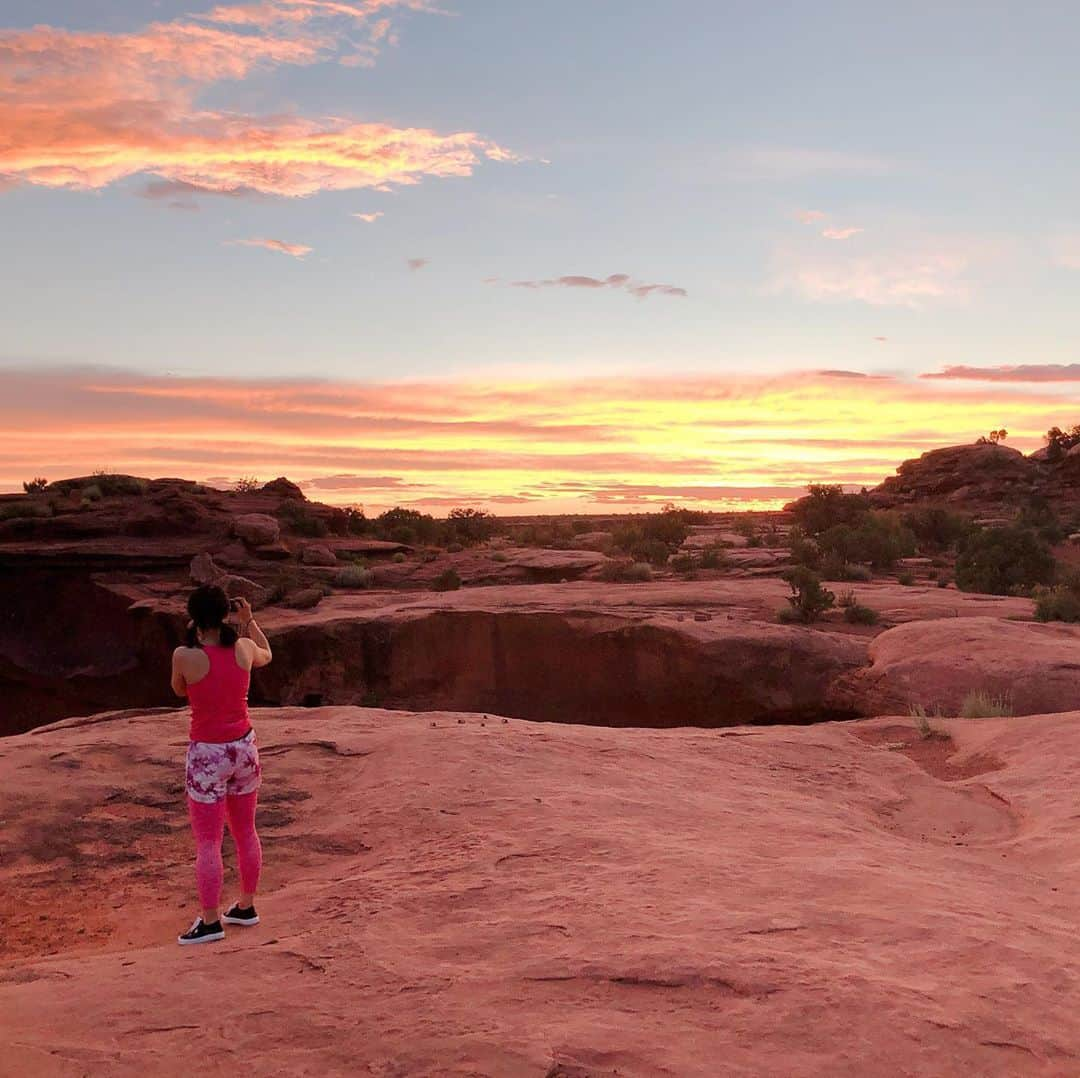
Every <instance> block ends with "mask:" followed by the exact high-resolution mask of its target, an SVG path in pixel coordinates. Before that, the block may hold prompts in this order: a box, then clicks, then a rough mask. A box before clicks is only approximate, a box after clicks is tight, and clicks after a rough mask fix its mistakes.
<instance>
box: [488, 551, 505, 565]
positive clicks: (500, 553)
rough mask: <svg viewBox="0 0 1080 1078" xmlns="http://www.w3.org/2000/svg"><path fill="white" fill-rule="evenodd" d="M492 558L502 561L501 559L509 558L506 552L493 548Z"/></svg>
mask: <svg viewBox="0 0 1080 1078" xmlns="http://www.w3.org/2000/svg"><path fill="white" fill-rule="evenodd" d="M491 560H492V561H500V562H501V561H506V560H507V559H506V554H505V553H504V552H503V551H501V550H493V551H492V552H491Z"/></svg>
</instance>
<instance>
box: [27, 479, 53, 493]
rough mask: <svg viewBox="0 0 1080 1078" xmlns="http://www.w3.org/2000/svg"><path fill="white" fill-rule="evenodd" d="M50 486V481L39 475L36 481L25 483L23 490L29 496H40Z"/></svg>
mask: <svg viewBox="0 0 1080 1078" xmlns="http://www.w3.org/2000/svg"><path fill="white" fill-rule="evenodd" d="M48 485H49V481H48V479H45V478H44V477H43V476H40V475H39V476H38V477H37V478H36V479H31V480H30V482H29V483H23V485H22V488H23V491H24V492H25V493H27V494H40V493H41V492H42V491H43V490H44V489H45V488H46V487H47V486H48Z"/></svg>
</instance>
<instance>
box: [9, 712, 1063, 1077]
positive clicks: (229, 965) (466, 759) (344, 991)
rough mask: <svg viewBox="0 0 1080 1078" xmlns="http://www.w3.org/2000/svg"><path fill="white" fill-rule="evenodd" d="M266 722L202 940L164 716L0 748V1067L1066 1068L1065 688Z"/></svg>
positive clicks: (912, 1071) (562, 1071) (514, 1070)
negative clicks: (214, 919)
mask: <svg viewBox="0 0 1080 1078" xmlns="http://www.w3.org/2000/svg"><path fill="white" fill-rule="evenodd" d="M257 718H258V731H259V740H260V744H261V747H262V752H263V757H264V768H265V785H264V790H263V799H262V807H261V808H260V818H259V825H260V830H261V832H262V836H263V842H264V848H265V855H266V869H265V878H264V883H265V887H264V893H263V895H262V896H261V898H260V901H259V909H260V913H261V915H262V918H263V923H262V924H261V925H260V926H259V927H257V928H251V929H241V928H234V929H229V935H228V938H227V939H226V940H225V942H223V943H219V944H213V945H207V946H203V947H196V948H180V947H178V946H177V945H176V943H175V936H176V934H177V932H179V931H182V930H184V929H185V928H187V926H188V925H189V923H190V921H191V919H192V918H193V916H194V914H195V900H194V895H193V880H192V871H191V867H190V864H189V856H190V848H191V847H190V838H189V836H188V832H187V826H186V818H185V815H184V808H183V803H182V797H181V761H182V756H183V750H184V737H185V729H184V717H183V713H182V712H164V713H151V714H130V713H129V714H122V715H115V716H106V717H99V718H98V719H96V720H91V721H87V720H69V721H68V722H67V723H63V724H59V725H58V726H56V727H52V728H46V729H44V730H39V731H35V732H34V733H31V734H26V735H21V736H19V737H14V738H9V739H5V740H3V741H0V894H2V904H0V917H2V926H0V927H2V933H0V1043H3V1044H4V1046H5V1047H4V1050H3V1052H2V1054H0V1073H2V1074H5V1075H8V1074H10V1075H103V1074H104V1075H146V1074H153V1075H189V1074H193V1073H195V1074H202V1075H216V1074H236V1073H244V1074H254V1075H281V1074H286V1075H339V1074H340V1075H346V1074H348V1075H355V1074H372V1075H383V1076H390V1075H394V1076H398V1075H400V1076H406V1075H408V1076H413V1075H440V1076H441V1075H498V1076H503V1075H506V1076H517V1075H522V1076H527V1075H536V1076H540V1078H543V1076H545V1075H546V1076H549V1078H555V1076H564V1078H582V1076H601V1075H603V1076H607V1075H620V1076H655V1075H664V1076H667V1075H671V1076H680V1078H681V1076H698V1075H700V1076H709V1078H714V1076H717V1075H746V1076H751V1075H752V1076H755V1078H756V1076H773V1075H775V1076H778V1078H779V1076H786V1078H794V1076H803V1075H814V1076H821V1078H825V1076H829V1078H837V1076H856V1075H857V1076H866V1075H889V1076H894V1075H918V1076H932V1075H980V1076H981V1075H1062V1076H1064V1075H1076V1074H1080V1015H1078V1013H1077V1008H1076V1006H1075V1001H1076V998H1077V988H1078V979H1080V967H1078V961H1080V942H1078V932H1077V929H1078V926H1080V909H1078V903H1077V898H1076V894H1077V887H1076V884H1077V882H1078V881H1077V876H1078V874H1080V838H1078V837H1077V834H1076V818H1077V817H1078V815H1080V808H1078V804H1080V795H1078V794H1077V792H1076V790H1077V781H1076V780H1077V777H1078V772H1080V713H1072V714H1062V715H1054V716H1046V717H1038V716H1036V717H1028V718H1017V719H1009V720H980V721H969V722H962V721H959V720H940V721H937V720H935V722H934V725H935V727H936V728H938V730H939V731H940V732H941V733H942V734H946V735H948V737H940V738H937V737H935V738H932V739H929V740H923V739H921V738H919V737H918V735H917V734H916V733H915V731H914V730H913V726H912V720H910V719H907V718H902V719H901V718H884V719H875V720H867V721H864V722H861V723H848V724H827V725H820V726H815V727H809V728H790V727H769V728H731V729H726V730H716V731H701V730H670V731H654V730H608V729H602V728H586V727H577V726H554V725H539V724H529V723H526V722H520V721H508V722H507V721H503V720H501V719H499V718H497V717H491V716H487V717H484V716H481V715H454V714H447V713H432V714H422V715H410V714H407V713H400V712H386V711H378V710H362V709H353V708H326V709H321V710H300V709H297V710H281V711H275V712H260V713H258V716H257ZM226 845H227V847H228V845H229V844H228V842H227V843H226ZM230 853H231V851H230ZM230 868H231V859H230ZM226 886H227V889H228V891H227V895H226V897H230V896H231V893H232V888H233V887H234V886H235V877H234V876H232V874H231V871H227V884H226Z"/></svg>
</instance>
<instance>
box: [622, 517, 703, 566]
mask: <svg viewBox="0 0 1080 1078" xmlns="http://www.w3.org/2000/svg"><path fill="white" fill-rule="evenodd" d="M707 518H708V514H707V513H704V512H699V511H697V510H694V509H676V508H675V507H674V506H665V507H664V509H663V510H662V511H661V512H659V513H647V514H642V515H635V517H634V518H633V520H632V521H631V522H630V523H628V524H623V525H621V526H620V527H618V528H616V529H615V531H614V532H613V535H612V543H613V545H614V546H616V547H618V548H619V549H620V550H624V551H625V552H626V553H627V554H629V555H630V557H632V558H633V559H634V560H635V561H647V562H649V563H651V564H652V565H663V564H664V563H665V562H666V561H667V560H668V557H669V556H670V555H672V554H674V553H676V552H677V551H678V550H679V548H680V547H681V546H682V545H683V543H684V542H686V537H687V536H688V535H689V534H690V526H689V525H690V522H691V521H696V520H699V519H707Z"/></svg>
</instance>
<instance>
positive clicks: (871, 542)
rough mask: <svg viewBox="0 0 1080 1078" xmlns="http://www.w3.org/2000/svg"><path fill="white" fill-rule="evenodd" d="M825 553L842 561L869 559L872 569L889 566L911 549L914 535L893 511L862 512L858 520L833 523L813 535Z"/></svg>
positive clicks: (889, 567) (910, 553)
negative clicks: (818, 533) (855, 521)
mask: <svg viewBox="0 0 1080 1078" xmlns="http://www.w3.org/2000/svg"><path fill="white" fill-rule="evenodd" d="M817 544H818V547H819V548H820V549H821V551H822V553H823V554H824V555H825V556H826V557H828V556H829V555H833V556H835V557H836V558H839V559H842V560H843V561H844V562H869V563H870V565H872V566H873V567H874V568H875V569H878V570H883V569H891V568H892V567H893V566H894V565H895V564H896V563H897V562H898V561H899V560H900V559H901V558H907V557H910V556H911V555H912V554H914V553H915V546H916V544H915V535H914V533H913V532H912V531H911V529H910V528H907V527H905V526H904V525H903V524H902V523H901V522H900V520H899V518H898V517H897V516H896V514H895V513H887V512H871V513H865V514H863V516H862V517H861V518H860V520H859V522H858V524H856V525H851V524H837V525H834V526H833V527H831V528H829V530H828V531H826V532H823V533H822V534H821V535H819V536H818V537H817Z"/></svg>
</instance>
